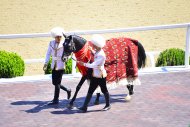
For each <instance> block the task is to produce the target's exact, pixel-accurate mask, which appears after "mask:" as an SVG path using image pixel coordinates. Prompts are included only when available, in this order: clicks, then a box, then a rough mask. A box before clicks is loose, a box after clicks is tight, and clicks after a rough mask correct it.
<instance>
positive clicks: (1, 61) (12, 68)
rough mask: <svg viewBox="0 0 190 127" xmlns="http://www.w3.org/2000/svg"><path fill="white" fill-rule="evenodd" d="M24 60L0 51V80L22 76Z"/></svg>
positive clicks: (14, 54)
mask: <svg viewBox="0 0 190 127" xmlns="http://www.w3.org/2000/svg"><path fill="white" fill-rule="evenodd" d="M24 70H25V64H24V60H23V59H22V58H21V57H20V56H19V55H17V54H16V53H11V52H6V51H0V78H12V77H16V76H23V75H24Z"/></svg>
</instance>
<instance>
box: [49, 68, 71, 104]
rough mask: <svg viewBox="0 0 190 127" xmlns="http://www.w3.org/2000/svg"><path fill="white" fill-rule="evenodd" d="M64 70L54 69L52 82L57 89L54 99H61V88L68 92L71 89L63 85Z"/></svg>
mask: <svg viewBox="0 0 190 127" xmlns="http://www.w3.org/2000/svg"><path fill="white" fill-rule="evenodd" d="M63 73H64V70H55V69H53V70H52V84H53V85H54V86H55V91H54V99H53V100H54V101H57V100H59V93H60V88H61V89H62V90H64V91H66V92H68V91H69V90H68V89H67V88H66V87H64V86H63V85H61V80H62V76H63Z"/></svg>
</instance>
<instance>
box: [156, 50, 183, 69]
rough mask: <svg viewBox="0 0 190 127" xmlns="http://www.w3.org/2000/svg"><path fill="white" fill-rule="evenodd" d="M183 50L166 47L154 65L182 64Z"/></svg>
mask: <svg viewBox="0 0 190 127" xmlns="http://www.w3.org/2000/svg"><path fill="white" fill-rule="evenodd" d="M184 60H185V51H183V50H182V49H179V48H171V49H166V50H164V51H163V52H161V53H160V55H159V57H158V59H157V62H156V67H159V66H177V65H184Z"/></svg>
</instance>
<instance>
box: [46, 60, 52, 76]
mask: <svg viewBox="0 0 190 127" xmlns="http://www.w3.org/2000/svg"><path fill="white" fill-rule="evenodd" d="M51 62H52V57H50V60H49V62H48V65H47V70H46V71H45V74H51V73H52V69H51Z"/></svg>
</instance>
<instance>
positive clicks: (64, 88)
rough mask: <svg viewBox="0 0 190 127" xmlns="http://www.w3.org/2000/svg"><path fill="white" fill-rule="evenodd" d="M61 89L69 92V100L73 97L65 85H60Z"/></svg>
mask: <svg viewBox="0 0 190 127" xmlns="http://www.w3.org/2000/svg"><path fill="white" fill-rule="evenodd" d="M60 88H61V89H62V90H64V91H66V92H67V99H68V100H69V99H70V97H71V89H67V88H66V87H64V86H63V85H60Z"/></svg>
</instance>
